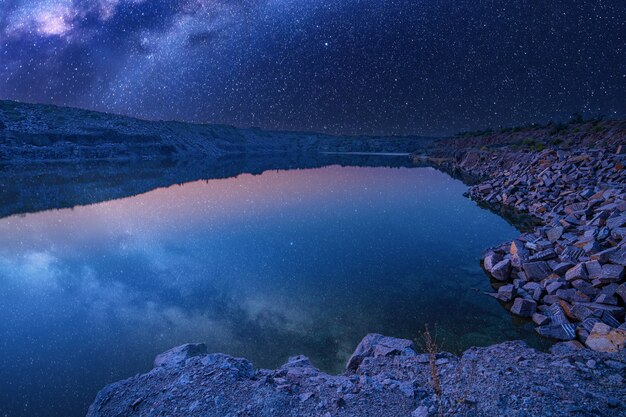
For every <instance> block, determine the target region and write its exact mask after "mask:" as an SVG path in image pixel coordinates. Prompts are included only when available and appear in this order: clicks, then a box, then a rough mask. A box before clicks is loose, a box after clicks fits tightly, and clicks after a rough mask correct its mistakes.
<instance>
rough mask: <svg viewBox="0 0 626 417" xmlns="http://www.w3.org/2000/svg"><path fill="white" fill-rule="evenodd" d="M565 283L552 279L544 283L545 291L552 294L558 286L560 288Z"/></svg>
mask: <svg viewBox="0 0 626 417" xmlns="http://www.w3.org/2000/svg"><path fill="white" fill-rule="evenodd" d="M564 285H565V284H564V283H562V282H558V281H554V282H551V283H549V284H548V285H546V291H547V292H548V294H554V293H556V291H557V290H558V289H559V288H562V287H563V286H564Z"/></svg>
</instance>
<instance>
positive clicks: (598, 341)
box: [585, 323, 626, 352]
mask: <svg viewBox="0 0 626 417" xmlns="http://www.w3.org/2000/svg"><path fill="white" fill-rule="evenodd" d="M585 345H587V347H588V348H590V349H593V350H595V351H597V352H619V351H620V350H622V349H624V345H626V331H623V330H619V329H612V328H611V327H609V326H607V325H606V324H604V323H596V324H595V325H594V326H593V329H592V330H591V332H590V333H589V336H588V337H587V340H585Z"/></svg>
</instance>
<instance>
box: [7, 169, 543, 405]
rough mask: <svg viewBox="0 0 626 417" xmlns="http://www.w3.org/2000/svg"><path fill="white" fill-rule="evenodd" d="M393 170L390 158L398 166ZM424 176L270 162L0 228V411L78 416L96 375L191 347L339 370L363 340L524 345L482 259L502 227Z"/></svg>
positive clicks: (430, 172)
mask: <svg viewBox="0 0 626 417" xmlns="http://www.w3.org/2000/svg"><path fill="white" fill-rule="evenodd" d="M399 165H400V164H399ZM464 190H465V186H464V185H463V184H462V183H461V182H459V181H457V180H454V179H452V178H450V177H448V176H446V175H445V174H443V173H441V172H438V171H436V170H434V169H432V168H412V169H409V168H383V167H341V166H338V165H333V166H328V167H324V168H318V169H300V170H289V171H268V172H265V173H263V174H262V175H256V176H255V175H250V174H243V175H239V176H237V177H234V178H229V179H221V180H208V181H195V182H191V183H188V184H185V185H182V186H181V185H173V186H170V187H168V188H161V189H156V190H153V191H151V192H148V193H145V194H141V195H138V196H135V197H131V198H124V199H119V200H113V201H108V202H103V203H98V204H93V205H89V206H79V207H75V208H73V209H65V210H52V211H45V212H39V213H35V214H28V215H25V216H16V215H14V216H9V217H6V218H4V219H1V220H0V314H2V317H3V318H5V319H4V320H2V321H0V353H1V355H0V413H1V412H5V413H7V414H9V415H64V416H65V415H81V414H84V411H85V410H86V406H87V405H88V403H89V402H90V401H91V400H92V398H93V396H94V395H95V392H96V391H97V390H98V389H99V388H101V387H102V386H103V385H105V384H106V383H108V382H111V381H114V380H118V379H121V378H124V377H127V376H130V375H132V374H134V373H137V372H140V371H145V370H146V369H148V368H149V366H150V361H151V359H152V358H153V357H154V355H155V354H157V353H159V352H161V351H163V350H165V349H167V348H169V347H171V346H174V345H177V344H180V343H185V342H191V341H202V342H205V343H207V345H208V346H209V349H210V350H212V351H221V352H226V353H230V354H233V355H238V356H245V357H247V358H249V359H251V360H252V361H253V362H254V363H255V365H256V366H260V367H275V366H277V365H280V364H281V363H282V362H283V361H284V360H285V359H286V358H287V357H288V356H289V355H293V354H296V353H304V354H306V355H308V356H310V357H311V358H312V360H313V362H314V363H315V364H316V365H317V366H319V367H320V368H322V369H324V370H327V371H331V372H337V371H339V370H340V369H341V367H342V365H343V363H344V362H345V360H346V358H347V356H348V355H349V353H350V352H351V351H352V350H353V349H354V347H355V346H356V343H357V342H358V341H359V340H360V339H361V338H362V337H363V336H364V335H365V334H366V333H369V332H381V333H385V334H388V335H394V336H399V337H408V338H413V337H415V336H416V335H417V333H418V331H419V330H420V329H421V328H422V327H423V325H424V323H431V324H434V323H436V324H437V326H438V332H439V335H440V337H441V338H443V339H445V340H446V342H447V347H448V348H449V349H457V350H458V349H463V348H466V347H468V346H470V345H475V344H488V343H493V342H497V341H502V340H510V339H519V338H522V339H526V340H529V341H531V342H533V343H534V342H535V339H534V336H533V332H532V329H531V327H530V326H527V325H524V324H521V325H515V324H513V323H512V322H511V319H510V318H509V317H508V315H507V313H506V312H505V311H504V310H503V309H501V308H500V306H499V305H498V304H497V303H496V302H495V301H493V300H491V299H490V298H487V297H486V296H484V295H482V294H481V293H480V292H478V291H474V290H473V289H487V288H488V282H487V280H486V279H485V276H484V274H483V272H482V271H481V270H480V267H479V264H478V259H479V256H480V254H481V252H482V251H483V250H484V249H485V248H487V247H489V246H491V245H494V244H497V243H499V242H501V241H503V240H506V239H509V238H511V237H513V236H514V235H515V233H516V231H515V229H514V228H513V227H511V226H510V225H508V224H507V223H506V222H505V221H504V220H502V219H501V218H499V217H497V216H495V215H494V214H492V213H490V212H488V211H485V210H482V209H480V208H479V207H477V206H476V205H475V204H474V203H472V202H471V201H469V200H467V199H465V198H464V197H463V196H462V193H463V192H464Z"/></svg>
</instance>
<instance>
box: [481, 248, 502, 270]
mask: <svg viewBox="0 0 626 417" xmlns="http://www.w3.org/2000/svg"><path fill="white" fill-rule="evenodd" d="M501 260H502V255H499V254H497V253H494V252H493V251H490V252H488V253H487V255H485V258H484V259H483V266H484V268H485V269H486V270H487V271H488V272H491V271H492V270H493V266H494V265H496V264H497V263H498V262H500V261H501Z"/></svg>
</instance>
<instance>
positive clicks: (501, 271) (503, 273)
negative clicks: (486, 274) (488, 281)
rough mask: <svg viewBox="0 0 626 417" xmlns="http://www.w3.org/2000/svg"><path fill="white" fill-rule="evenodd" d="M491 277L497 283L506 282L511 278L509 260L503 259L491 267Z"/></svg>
mask: <svg viewBox="0 0 626 417" xmlns="http://www.w3.org/2000/svg"><path fill="white" fill-rule="evenodd" d="M491 276H493V277H494V278H495V279H497V280H498V281H507V280H508V279H509V278H510V277H511V260H510V259H504V260H502V261H500V262H498V263H497V264H495V265H494V266H493V268H492V269H491Z"/></svg>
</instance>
